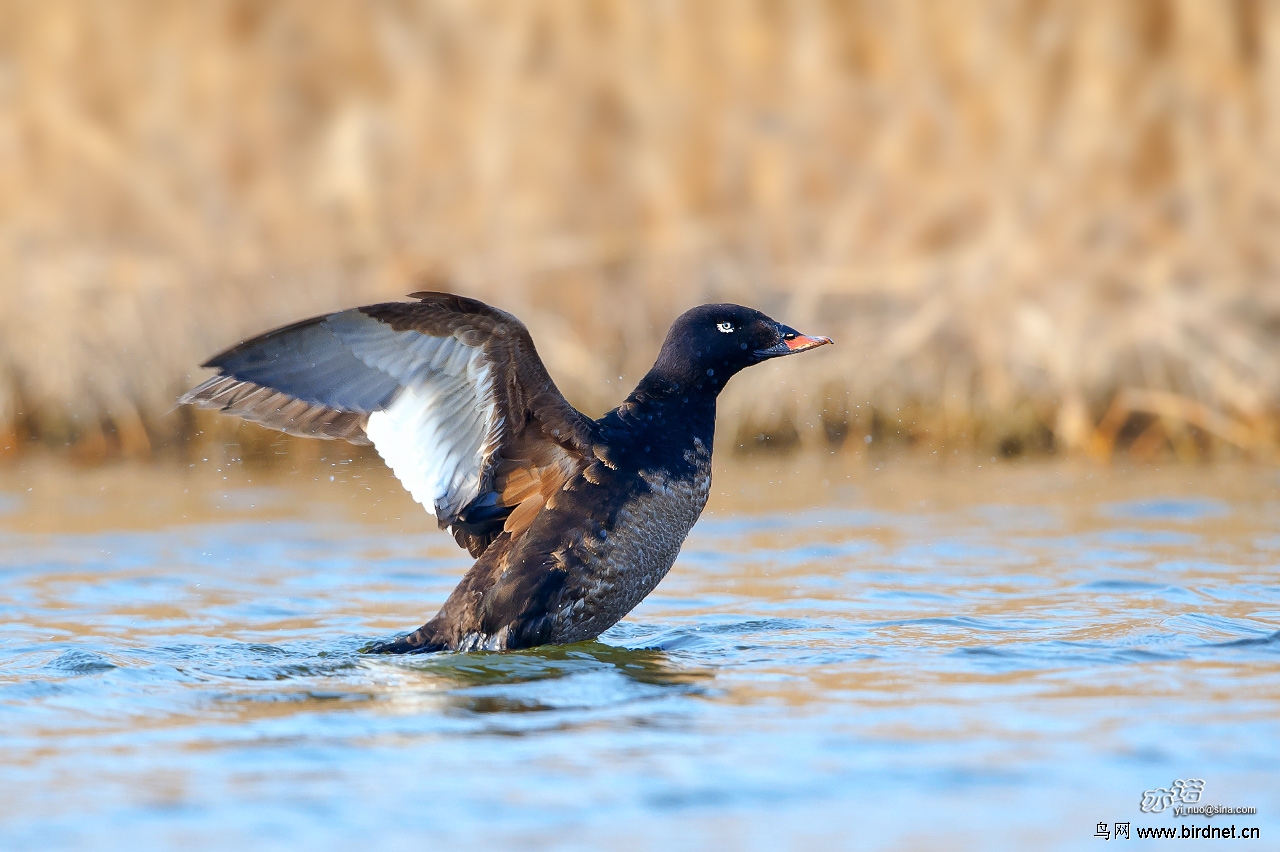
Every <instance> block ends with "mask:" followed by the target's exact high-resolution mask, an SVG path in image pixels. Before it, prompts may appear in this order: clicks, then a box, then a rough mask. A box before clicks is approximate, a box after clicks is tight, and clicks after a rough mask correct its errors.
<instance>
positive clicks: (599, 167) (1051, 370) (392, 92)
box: [0, 0, 1280, 458]
mask: <svg viewBox="0 0 1280 852" xmlns="http://www.w3.org/2000/svg"><path fill="white" fill-rule="evenodd" d="M1278 154H1280V3H1268V2H1243V0H1242V2H1230V0H1212V2H1211V1H1210V0H1176V1H1175V0H1170V2H1144V1H1143V0H1125V2H1114V0H1042V2H1001V0H993V2H958V1H956V0H949V2H928V0H922V1H921V2H915V0H884V2H854V1H853V0H849V1H848V2H831V3H822V2H785V3H784V2H743V1H741V0H734V1H733V2H729V1H728V0H726V2H712V1H709V0H700V2H636V1H635V0H630V1H628V0H619V2H605V0H601V2H568V0H566V2H483V0H475V1H472V0H468V2H370V3H356V2H341V1H340V0H331V2H326V3H322V4H320V3H310V2H305V0H296V1H295V0H273V2H270V3H264V2H259V0H243V2H230V1H228V2H194V0H193V2H186V3H167V2H159V1H158V0H157V2H135V0H112V2H109V3H102V2H92V0H84V2H61V1H60V0H42V2H38V3H36V2H22V0H5V2H0V436H4V435H7V436H8V437H0V447H4V448H6V449H7V451H9V452H13V451H15V450H17V449H18V448H20V447H23V446H31V445H39V444H45V445H49V446H54V447H70V448H71V451H72V452H74V453H76V454H78V455H80V456H82V457H90V458H97V457H108V456H112V455H118V454H125V455H148V454H151V453H154V452H159V451H160V450H161V449H162V448H166V447H181V446H190V444H184V442H186V441H190V439H191V438H192V436H193V435H195V434H196V433H197V432H202V433H203V440H205V441H209V440H215V441H221V440H227V439H228V438H230V439H232V440H238V441H247V442H252V441H254V440H263V441H269V440H271V436H266V437H253V433H254V432H255V430H254V427H245V426H238V425H236V424H235V423H234V422H232V421H231V419H230V418H216V417H210V418H205V417H203V416H198V415H196V414H193V413H190V412H178V413H169V411H170V408H171V406H172V404H173V400H174V398H175V397H176V396H177V395H178V394H179V393H180V392H182V391H183V390H185V389H186V388H187V387H188V386H190V385H191V384H192V383H194V382H196V381H198V380H199V379H200V378H201V377H202V376H203V375H204V374H203V372H202V371H200V370H199V369H198V368H197V367H196V365H197V364H198V363H200V362H201V361H202V360H204V359H205V358H206V357H208V356H209V355H211V354H212V353H214V352H215V351H217V350H219V349H221V348H223V347H225V346H227V345H229V344H231V343H234V342H235V341H236V340H238V339H240V338H241V337H243V336H246V335H249V334H252V333H255V332H258V331H261V330H263V329H265V328H267V327H270V326H274V325H277V324H281V323H284V322H287V321H290V320H293V319H297V318H299V317H303V316H307V315H310V314H314V313H319V312H323V311H328V310H333V309H337V308H342V307H348V306H351V305H355V304H361V303H366V302H370V301H377V300H385V299H392V298H399V297H400V296H401V294H403V293H406V292H409V291H410V290H413V289H418V288H420V287H421V286H423V283H424V280H425V281H426V282H427V283H428V284H431V285H434V286H437V287H441V288H447V289H452V290H455V291H458V292H461V293H465V294H468V295H473V296H476V297H479V298H481V299H485V300H487V301H491V302H493V303H494V304H497V305H499V306H501V307H503V308H506V309H508V310H510V311H512V312H514V313H516V314H517V315H518V316H520V317H522V318H523V319H524V320H525V321H526V323H527V324H528V325H529V326H530V328H531V330H532V331H533V334H534V337H535V339H536V340H537V342H538V345H539V347H540V349H541V351H542V354H543V356H544V358H545V360H546V361H547V362H548V366H549V368H550V370H551V372H552V374H553V375H554V376H555V377H556V379H557V381H558V382H559V383H560V386H561V388H562V389H563V390H564V391H565V392H566V395H567V396H568V397H569V398H570V399H571V400H572V401H574V402H575V403H577V404H578V405H579V406H580V407H583V408H584V410H587V411H588V412H590V413H592V414H599V413H601V412H603V411H604V410H605V409H607V408H609V407H611V406H612V405H614V404H616V403H617V402H618V401H620V399H621V397H622V396H623V395H624V394H625V392H626V391H627V390H628V389H629V388H630V385H631V383H632V382H634V381H635V380H636V379H637V378H639V376H640V375H642V373H643V372H644V370H645V369H647V367H648V366H649V364H650V362H651V359H652V358H653V356H654V354H655V352H656V348H657V346H658V344H659V343H660V341H661V337H662V335H663V334H664V333H665V330H666V328H667V324H668V323H669V321H670V320H671V319H672V318H673V317H674V316H675V315H676V314H678V313H679V312H680V311H682V310H684V309H685V308H687V307H690V306H692V305H694V304H696V303H699V302H703V301H710V300H732V301H738V302H743V303H746V304H750V305H754V306H757V307H759V308H761V309H763V310H765V311H766V312H769V313H771V314H773V315H774V316H776V317H778V318H780V319H783V320H784V321H786V322H788V323H790V324H792V325H794V326H796V327H798V328H800V329H802V330H805V331H809V332H811V333H821V334H830V335H832V336H833V337H835V338H836V340H837V346H836V347H834V348H833V349H824V350H821V351H819V352H816V353H814V354H812V355H808V356H805V357H804V358H802V359H801V358H797V359H794V360H790V359H789V360H787V361H783V362H780V363H778V364H776V365H774V366H770V367H763V368H757V369H756V370H753V371H750V372H749V373H746V374H744V375H742V376H741V377H739V378H738V379H736V380H735V382H734V384H733V385H731V386H730V389H729V391H728V392H727V394H726V396H725V397H724V399H723V405H722V408H721V418H722V431H721V439H720V440H721V442H722V445H723V444H728V445H729V446H742V447H747V448H750V447H755V446H783V447H785V446H795V445H797V444H799V445H808V446H812V447H827V446H831V445H838V444H843V445H844V446H846V447H848V448H851V451H859V452H860V451H862V450H863V447H864V446H866V443H867V441H868V438H870V439H872V443H873V444H874V445H875V446H879V445H880V443H879V442H888V443H889V444H890V445H893V443H894V442H900V443H901V444H910V445H913V446H917V447H920V448H922V449H924V450H927V451H930V452H931V451H933V450H939V451H941V450H947V451H950V450H952V449H959V450H963V451H966V452H967V451H979V452H982V453H984V454H986V453H994V452H996V451H1000V452H1003V453H1005V454H1006V455H1016V454H1019V453H1023V452H1043V451H1061V452H1070V453H1079V454H1090V455H1094V456H1098V457H1108V456H1110V455H1111V454H1112V453H1113V452H1115V451H1117V450H1120V451H1124V452H1127V453H1130V454H1132V455H1134V456H1138V457H1142V458H1159V457H1165V456H1177V457H1179V458H1202V457H1205V456H1217V455H1223V454H1239V453H1243V454H1247V455H1250V456H1270V455H1271V454H1272V452H1273V450H1274V448H1275V447H1276V446H1277V444H1278V443H1280V430H1278V429H1277V423H1278V422H1280V417H1278V416H1277V415H1278V414H1280V359H1277V348H1276V341H1277V334H1278V333H1280V286H1278V285H1277V279H1276V276H1277V269H1278V267H1280V159H1278V158H1277V155H1278ZM728 442H732V443H728ZM300 443H301V442H290V443H289V446H297V445H298V444H300Z"/></svg>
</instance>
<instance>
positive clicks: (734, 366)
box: [654, 304, 831, 391]
mask: <svg viewBox="0 0 1280 852" xmlns="http://www.w3.org/2000/svg"><path fill="white" fill-rule="evenodd" d="M826 343H831V338H829V337H810V336H808V335H804V334H801V333H800V332H798V331H796V330H795V329H794V328H792V327H790V326H787V325H783V324H782V323H780V322H778V321H777V320H775V319H772V318H771V317H769V316H766V315H765V314H762V313H761V312H760V311H757V310H755V309H753V308H745V307H743V306H742V305H728V304H725V305H699V306H698V307H696V308H693V309H692V310H689V311H686V312H684V313H683V314H681V315H680V316H679V317H678V318H677V319H676V321H675V322H674V323H672V324H671V330H670V331H669V332H667V339H666V341H665V342H664V343H663V344H662V351H661V352H660V353H659V354H658V361H657V363H656V364H654V372H657V373H660V374H661V375H663V376H664V377H665V378H667V379H669V380H673V381H676V382H679V383H680V384H682V385H687V384H689V383H690V382H693V383H695V384H703V385H709V386H710V387H712V388H713V389H715V390H717V391H718V390H719V389H720V388H722V387H723V386H724V383H725V382H726V381H727V380H728V379H729V377H730V376H732V375H733V374H734V373H737V372H738V371H739V370H742V369H743V368H745V367H750V366H751V365H752V364H759V363H760V362H761V361H767V360H768V359H770V358H777V357H780V356H782V355H792V354H794V353H796V352H803V351H805V350H806V349H813V348H814V347H817V346H822V345H823V344H826Z"/></svg>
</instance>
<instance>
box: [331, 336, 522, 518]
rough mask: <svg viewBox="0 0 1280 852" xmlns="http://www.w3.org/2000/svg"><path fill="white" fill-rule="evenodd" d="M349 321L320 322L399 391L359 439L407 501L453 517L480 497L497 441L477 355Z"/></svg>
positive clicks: (489, 379) (454, 342)
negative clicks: (371, 448)
mask: <svg viewBox="0 0 1280 852" xmlns="http://www.w3.org/2000/svg"><path fill="white" fill-rule="evenodd" d="M350 314H351V312H344V313H342V314H336V315H334V316H332V317H329V319H328V320H327V322H328V323H329V324H330V325H331V326H332V327H333V328H334V330H335V332H336V333H337V334H338V335H339V337H340V338H341V339H342V341H343V342H344V343H345V344H346V345H347V346H349V347H350V348H351V351H353V352H354V353H355V354H356V356H357V357H359V358H360V359H361V360H362V361H364V362H365V363H366V364H368V365H369V366H370V367H375V368H377V369H379V370H381V371H383V372H385V373H389V374H390V375H392V376H395V377H396V379H398V380H399V382H400V383H401V384H402V385H403V386H404V390H402V391H401V392H400V393H399V395H398V396H396V398H395V399H394V400H393V401H392V403H391V404H390V405H388V406H387V408H386V409H384V410H382V411H375V412H373V413H371V414H370V415H369V421H368V423H367V424H366V425H365V427H364V431H365V434H366V435H368V436H369V440H370V441H372V442H373V445H374V447H375V448H376V449H377V451H378V455H380V456H382V459H383V461H385V462H386V463H387V466H388V467H390V468H391V470H392V471H393V472H394V473H395V475H396V478H397V479H399V480H400V482H401V483H402V484H403V485H404V487H405V488H406V489H408V491H409V493H410V494H412V495H413V499H414V500H416V501H417V502H419V503H421V504H422V505H423V507H425V508H426V510H427V511H428V512H430V513H432V514H433V515H435V516H436V517H437V518H445V519H450V518H455V517H457V515H458V513H459V512H461V511H462V509H463V507H465V506H466V505H467V504H468V503H470V502H471V501H472V500H474V499H475V498H476V497H477V496H479V493H480V479H481V476H482V475H483V473H484V466H485V463H486V461H487V460H488V458H489V456H490V455H491V454H492V452H493V450H494V448H495V447H496V446H497V444H498V441H499V440H500V438H501V435H502V422H501V419H500V418H499V417H498V408H497V403H496V402H495V401H494V393H493V370H492V368H491V367H490V365H489V361H488V359H487V358H486V357H485V354H484V350H483V349H481V348H479V347H474V346H467V345H466V344H464V343H463V342H462V341H460V340H458V339H457V338H454V337H432V336H431V335H428V334H421V333H419V332H416V331H392V330H390V329H389V328H387V327H386V326H380V324H377V323H373V322H371V321H370V320H368V319H367V318H365V317H362V316H351V315H350ZM391 338H394V340H392V339H391Z"/></svg>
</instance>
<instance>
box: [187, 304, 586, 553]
mask: <svg viewBox="0 0 1280 852" xmlns="http://www.w3.org/2000/svg"><path fill="white" fill-rule="evenodd" d="M412 297H413V298H415V299H417V300H418V301H417V302H389V303H385V304H380V305H369V306H367V307H363V308H352V309H351V310H346V311H340V312H338V313H334V314H327V315H325V316H321V317H314V318H312V319H308V320H303V321H302V322H298V323H294V324H293V325H289V326H285V327H284V328H280V329H277V330H275V331H271V332H268V333H266V334H263V335H261V336H259V337H255V338H252V339H250V340H246V341H245V342H243V343H241V344H239V345H238V346H234V347H232V348H231V349H228V350H227V351H226V352H223V353H222V354H221V355H217V356H216V357H214V358H212V359H210V360H209V361H208V362H207V363H205V364H204V365H203V366H205V367H212V368H214V369H216V370H217V371H218V375H216V376H214V377H212V378H210V379H209V380H207V381H206V382H204V383H203V384H201V385H200V386H199V387H196V388H194V389H193V390H191V391H189V392H187V393H186V394H185V395H184V396H183V397H182V398H181V400H179V401H180V402H183V403H191V404H194V405H199V406H201V407H204V408H213V409H217V410H220V411H225V412H228V413H230V414H236V415H238V416H240V417H243V418H245V419H246V420H252V421H255V422H257V423H261V424H262V425H264V426H268V427H270V428H272V429H278V430H280V431H282V432H288V433H290V434H295V435H307V436H311V437H317V438H343V439H346V440H348V441H352V442H353V443H358V444H368V443H372V444H373V445H374V447H375V448H376V449H377V451H378V454H379V455H381V456H382V458H383V459H384V460H385V461H386V463H387V464H388V465H389V466H390V467H391V469H392V470H393V471H394V472H395V475H396V476H397V477H398V478H399V479H400V481H401V483H403V484H404V486H405V488H407V489H408V490H409V493H410V494H412V495H413V498H414V499H415V500H417V501H418V502H419V503H421V504H422V505H423V506H424V507H426V509H427V511H428V512H431V513H432V514H434V515H435V516H436V517H437V518H438V519H439V521H440V526H441V527H442V528H443V527H446V526H448V527H451V528H452V530H453V533H454V537H455V538H457V540H458V543H459V544H460V545H462V546H463V547H466V548H467V549H468V550H469V551H470V552H471V553H472V555H475V556H478V555H480V553H482V552H483V551H484V549H485V548H486V547H488V546H489V544H490V543H491V542H492V541H493V540H494V539H495V538H497V537H498V536H499V535H501V534H502V532H504V531H506V532H510V533H511V534H512V535H513V536H515V535H519V534H520V533H522V532H523V531H524V530H525V529H527V528H528V526H529V525H530V524H531V523H532V522H533V518H534V517H535V516H537V514H538V512H539V511H541V509H542V507H543V504H544V503H545V502H546V500H547V499H549V498H550V496H551V495H552V494H554V493H555V492H556V491H558V490H559V489H560V488H561V487H562V486H563V485H564V483H565V482H566V481H567V480H569V479H571V478H572V477H573V476H575V475H576V474H577V473H579V472H580V471H581V470H583V469H584V468H585V467H586V466H587V463H588V461H589V460H593V459H592V458H591V456H592V444H593V441H594V438H595V426H594V424H593V423H592V422H591V421H590V420H588V419H587V418H586V417H585V416H584V415H582V414H581V413H580V412H579V411H578V410H577V409H575V408H574V407H573V406H571V405H569V403H568V402H567V401H565V398H564V397H563V396H562V395H561V394H560V391H559V390H558V389H557V388H556V386H555V383H554V382H553V381H552V380H551V377H550V376H549V375H548V374H547V370H546V367H544V366H543V364H542V359H540V358H539V357H538V353H537V351H536V350H535V349H534V346H533V340H532V339H531V338H530V336H529V332H528V330H527V329H526V328H525V327H524V324H523V323H521V322H520V321H519V320H518V319H516V318H515V317H513V316H511V315H510V314H508V313H505V312H503V311H499V310H497V309H496V308H492V307H490V306H488V305H486V304H484V303H483V302H479V301H476V300H474V299H467V298H464V297H461V296H455V295H452V294H449V293H426V292H424V293H414V294H412Z"/></svg>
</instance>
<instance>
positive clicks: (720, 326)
mask: <svg viewBox="0 0 1280 852" xmlns="http://www.w3.org/2000/svg"><path fill="white" fill-rule="evenodd" d="M716 329H717V330H718V331H723V332H724V333H725V334H729V333H731V332H732V331H733V323H731V322H718V323H716Z"/></svg>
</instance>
